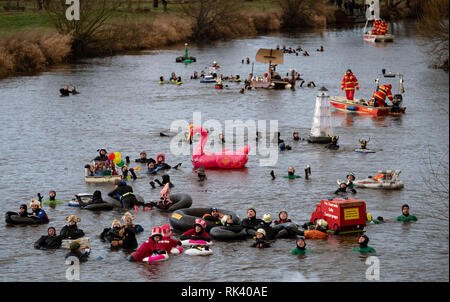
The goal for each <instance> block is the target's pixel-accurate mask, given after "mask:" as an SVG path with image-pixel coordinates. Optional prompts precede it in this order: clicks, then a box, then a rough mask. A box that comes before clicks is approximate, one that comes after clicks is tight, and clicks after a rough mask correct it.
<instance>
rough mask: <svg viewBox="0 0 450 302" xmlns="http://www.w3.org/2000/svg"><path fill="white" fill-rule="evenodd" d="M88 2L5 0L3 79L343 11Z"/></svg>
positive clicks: (300, 0) (193, 0)
mask: <svg viewBox="0 0 450 302" xmlns="http://www.w3.org/2000/svg"><path fill="white" fill-rule="evenodd" d="M399 1H400V0H399ZM430 1H431V0H430ZM358 2H361V5H363V3H362V1H358ZM387 2H388V3H386V5H391V2H393V3H394V1H387ZM400 2H408V4H414V5H415V4H416V2H417V1H416V0H410V1H406V0H403V1H400ZM409 2H411V3H409ZM394 5H396V7H398V5H399V4H395V3H394ZM80 6H81V7H80V20H79V21H75V20H73V21H68V20H67V19H66V9H67V8H68V5H66V4H65V0H28V1H3V0H0V78H1V77H7V76H12V75H20V74H33V73H35V72H41V71H43V70H45V69H46V68H47V67H49V66H51V65H55V64H60V63H69V62H73V61H74V60H77V59H79V58H85V57H92V56H106V55H114V54H118V53H122V52H124V51H129V50H143V49H158V48H162V47H166V46H169V45H173V44H176V43H181V42H187V41H189V42H203V43H204V42H207V41H214V40H221V39H230V38H236V37H242V36H252V35H258V34H264V33H268V32H274V31H295V30H297V29H299V28H307V27H320V28H324V27H326V26H327V25H330V24H335V23H336V21H337V20H336V19H337V18H341V17H339V16H342V14H343V12H342V9H341V8H340V7H339V6H338V5H337V3H335V1H330V0H226V1H224V0H177V1H175V0H172V1H170V0H168V1H156V0H151V1H150V0H90V1H80ZM361 10H362V9H361ZM344 16H345V15H344Z"/></svg>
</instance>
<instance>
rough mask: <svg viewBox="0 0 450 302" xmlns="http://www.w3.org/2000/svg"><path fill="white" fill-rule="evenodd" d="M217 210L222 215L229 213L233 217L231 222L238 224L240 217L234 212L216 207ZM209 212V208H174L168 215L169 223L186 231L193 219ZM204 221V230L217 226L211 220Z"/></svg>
mask: <svg viewBox="0 0 450 302" xmlns="http://www.w3.org/2000/svg"><path fill="white" fill-rule="evenodd" d="M217 211H218V212H219V213H221V214H224V215H231V216H232V217H233V223H235V224H240V222H241V221H240V218H239V216H238V215H237V214H236V213H234V212H231V211H227V210H224V209H217ZM209 212H211V208H189V209H180V210H176V211H175V212H173V214H172V215H171V216H170V218H169V223H170V225H171V226H172V227H173V228H174V229H176V230H180V231H187V230H190V229H192V228H193V227H194V222H195V219H198V218H202V217H203V215H204V214H206V213H209ZM205 221H206V231H209V230H210V229H211V228H212V227H215V226H217V225H216V224H215V223H214V222H212V221H208V220H205Z"/></svg>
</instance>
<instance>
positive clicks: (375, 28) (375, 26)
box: [370, 20, 381, 35]
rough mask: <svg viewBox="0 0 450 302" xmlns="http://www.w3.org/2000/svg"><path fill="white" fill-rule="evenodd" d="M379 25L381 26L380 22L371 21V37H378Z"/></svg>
mask: <svg viewBox="0 0 450 302" xmlns="http://www.w3.org/2000/svg"><path fill="white" fill-rule="evenodd" d="M380 25H381V21H380V20H375V21H373V29H372V31H371V32H370V33H371V34H372V35H378V34H379V29H380Z"/></svg>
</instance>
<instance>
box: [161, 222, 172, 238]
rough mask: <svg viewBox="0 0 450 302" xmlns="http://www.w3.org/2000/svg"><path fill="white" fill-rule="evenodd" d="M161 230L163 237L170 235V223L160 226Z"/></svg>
mask: <svg viewBox="0 0 450 302" xmlns="http://www.w3.org/2000/svg"><path fill="white" fill-rule="evenodd" d="M161 232H162V234H163V236H164V237H172V235H173V234H172V228H171V227H170V225H168V224H166V225H163V226H162V227H161Z"/></svg>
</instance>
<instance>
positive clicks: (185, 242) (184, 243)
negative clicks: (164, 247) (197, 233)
mask: <svg viewBox="0 0 450 302" xmlns="http://www.w3.org/2000/svg"><path fill="white" fill-rule="evenodd" d="M197 245H201V246H206V245H207V246H210V245H213V242H212V241H209V242H208V241H204V240H193V239H186V240H181V246H197Z"/></svg>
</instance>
